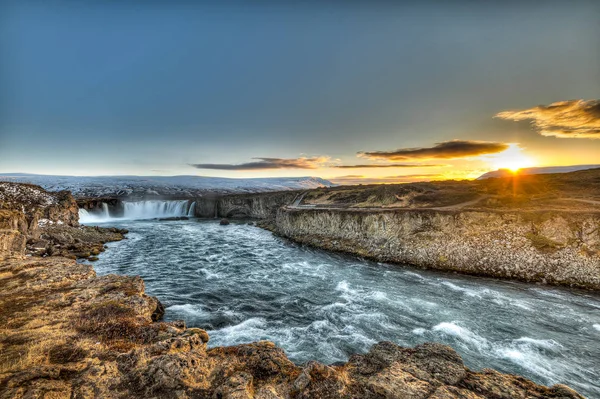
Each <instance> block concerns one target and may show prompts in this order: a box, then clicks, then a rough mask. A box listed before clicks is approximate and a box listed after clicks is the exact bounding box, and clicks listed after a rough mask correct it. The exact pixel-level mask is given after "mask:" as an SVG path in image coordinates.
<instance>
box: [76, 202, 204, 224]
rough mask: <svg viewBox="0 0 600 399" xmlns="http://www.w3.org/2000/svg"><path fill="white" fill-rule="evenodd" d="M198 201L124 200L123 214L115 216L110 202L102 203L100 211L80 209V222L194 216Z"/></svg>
mask: <svg viewBox="0 0 600 399" xmlns="http://www.w3.org/2000/svg"><path fill="white" fill-rule="evenodd" d="M195 209H196V203H195V202H192V203H190V201H188V200H176V201H168V200H148V201H123V215H122V216H121V217H113V216H111V215H110V212H109V209H108V204H106V203H104V202H103V203H102V210H101V211H100V212H94V211H89V210H86V209H79V222H80V223H84V224H85V223H102V222H107V221H112V220H133V219H154V218H167V217H177V216H188V217H193V216H194V212H195Z"/></svg>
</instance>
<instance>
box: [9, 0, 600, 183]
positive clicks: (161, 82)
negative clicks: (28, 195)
mask: <svg viewBox="0 0 600 399" xmlns="http://www.w3.org/2000/svg"><path fill="white" fill-rule="evenodd" d="M24 3H25V2H20V3H18V2H5V3H2V5H1V6H0V7H1V9H0V58H1V59H2V69H1V70H0V87H2V88H3V89H2V92H3V93H2V94H0V106H1V108H0V172H31V173H54V174H85V175H95V174H145V175H155V174H168V175H170V174H201V175H207V176H217V175H218V176H236V177H241V176H246V177H254V176H281V175H296V176H298V175H307V174H310V175H321V176H323V177H335V176H343V175H348V174H349V171H348V170H341V169H339V170H336V169H332V168H330V167H329V166H331V165H332V164H335V165H343V164H346V165H351V164H364V163H365V160H364V159H360V158H357V156H356V153H357V152H360V151H366V152H368V151H389V150H394V149H398V148H413V147H431V146H434V145H435V144H436V143H440V142H446V141H450V140H478V141H493V142H502V143H519V148H521V149H522V150H523V151H524V152H525V153H527V154H528V156H529V157H531V158H534V159H535V163H536V164H545V165H549V164H573V163H594V161H597V160H598V159H600V156H599V155H600V140H597V139H581V138H556V137H544V136H542V135H541V134H539V133H538V132H536V130H535V129H533V128H532V127H531V126H530V124H529V122H527V121H520V122H514V121H507V120H502V119H498V118H494V115H496V114H497V113H499V112H501V111H505V110H509V109H526V108H530V107H533V106H536V105H540V104H546V105H547V104H551V103H554V102H558V101H565V100H572V99H588V100H589V99H596V98H598V96H599V93H600V24H599V23H598V21H599V20H600V5H599V4H598V3H596V2H584V1H574V2H543V3H544V4H541V3H542V2H533V1H532V2H504V3H503V4H496V5H484V4H482V3H484V2H452V1H451V2H416V1H415V2H410V3H407V2H390V1H371V2H367V1H364V2H359V1H355V2H333V1H331V2H317V1H314V2H312V1H307V2H304V3H303V5H294V4H293V3H292V2H290V3H285V2H270V1H263V2H253V4H251V3H250V2H247V3H243V2H230V3H227V4H228V5H227V6H225V5H223V2H221V3H220V4H221V5H220V4H219V3H217V2H215V3H203V2H198V3H193V2H177V1H176V2H162V3H161V2H147V3H143V2H121V4H120V5H119V4H117V3H116V2H110V4H111V5H109V4H108V3H109V2H94V1H93V2H30V3H28V4H24ZM82 3H85V4H82ZM254 157H262V158H286V159H296V158H299V157H301V158H302V157H304V158H312V157H328V158H327V159H328V160H329V163H326V164H323V165H321V164H319V166H318V168H317V169H316V170H315V169H293V168H283V169H280V168H273V169H269V168H265V169H255V170H218V169H196V168H194V167H192V166H190V165H191V164H200V165H205V164H240V163H247V162H251V161H252V158H254ZM366 161H367V163H373V162H375V163H377V162H379V161H376V160H373V159H368V160H366ZM449 162H450V164H451V165H453V166H455V167H458V168H459V169H460V168H462V169H461V170H463V169H464V170H465V174H468V173H467V171H473V170H477V171H479V170H481V169H485V168H486V167H489V164H486V163H485V162H483V161H481V160H480V159H474V158H472V157H471V158H468V159H453V160H451V161H449ZM428 163H431V162H428ZM446 163H447V162H446ZM486 165H487V166H486ZM444 168H446V169H444ZM447 168H448V167H447V166H444V167H442V168H439V169H435V170H434V173H433V174H437V173H445V172H444V171H445V170H447ZM376 169H377V168H371V169H369V170H368V171H365V170H359V171H358V173H359V174H360V175H365V176H367V177H369V176H370V177H373V176H384V175H385V176H387V175H390V174H392V175H402V174H411V175H415V173H416V174H432V173H431V167H427V168H422V169H418V168H417V170H416V171H415V170H413V169H414V168H410V169H411V170H408V171H407V170H405V169H398V170H394V171H392V170H389V169H390V168H385V169H386V170H385V171H382V170H376ZM453 169H455V168H453ZM359 174H353V175H356V176H358V175H359Z"/></svg>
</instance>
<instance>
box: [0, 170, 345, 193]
mask: <svg viewBox="0 0 600 399" xmlns="http://www.w3.org/2000/svg"><path fill="white" fill-rule="evenodd" d="M2 180H3V181H10V182H20V183H31V184H36V185H39V186H41V187H43V188H44V189H46V190H49V191H60V190H69V191H71V193H73V195H74V196H76V197H101V196H130V195H145V196H148V195H149V196H152V195H168V196H182V197H187V196H199V195H202V192H206V191H213V192H214V191H216V192H221V193H256V192H265V191H283V190H305V189H311V188H318V187H328V186H333V185H334V184H333V183H331V182H330V181H328V180H324V179H321V178H319V177H281V178H279V177H273V178H256V179H228V178H223V177H204V176H53V175H30V174H23V173H13V174H9V173H5V174H0V181H2Z"/></svg>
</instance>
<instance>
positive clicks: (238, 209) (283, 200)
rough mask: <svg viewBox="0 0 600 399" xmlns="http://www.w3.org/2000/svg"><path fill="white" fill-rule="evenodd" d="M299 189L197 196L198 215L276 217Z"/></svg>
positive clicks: (297, 193) (296, 194) (298, 193)
mask: <svg viewBox="0 0 600 399" xmlns="http://www.w3.org/2000/svg"><path fill="white" fill-rule="evenodd" d="M300 194H301V192H299V191H280V192H273V193H260V194H238V195H226V196H217V197H201V198H196V199H195V201H196V216H198V217H224V218H253V219H274V218H275V215H276V213H277V209H279V208H280V207H281V206H283V205H289V204H291V203H292V202H293V201H294V199H295V198H296V197H297V196H298V195H300Z"/></svg>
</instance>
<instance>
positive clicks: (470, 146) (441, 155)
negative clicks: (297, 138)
mask: <svg viewBox="0 0 600 399" xmlns="http://www.w3.org/2000/svg"><path fill="white" fill-rule="evenodd" d="M508 147H509V145H508V144H506V143H499V142H495V141H475V140H451V141H444V142H441V143H437V144H436V145H434V146H433V147H418V148H399V149H397V150H393V151H372V152H366V151H365V152H359V153H358V156H359V157H363V158H369V159H386V160H388V161H411V160H421V159H457V158H470V157H475V156H479V155H485V154H494V153H498V152H502V151H504V150H506V149H507V148H508Z"/></svg>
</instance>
